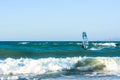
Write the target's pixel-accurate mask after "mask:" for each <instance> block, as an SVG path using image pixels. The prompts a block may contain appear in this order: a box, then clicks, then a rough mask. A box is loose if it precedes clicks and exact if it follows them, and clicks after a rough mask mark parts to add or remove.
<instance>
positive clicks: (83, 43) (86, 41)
mask: <svg viewBox="0 0 120 80" xmlns="http://www.w3.org/2000/svg"><path fill="white" fill-rule="evenodd" d="M82 38H83V42H82V48H83V49H84V50H87V48H88V39H87V34H86V32H83V33H82Z"/></svg>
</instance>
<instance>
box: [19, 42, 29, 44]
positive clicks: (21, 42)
mask: <svg viewBox="0 0 120 80" xmlns="http://www.w3.org/2000/svg"><path fill="white" fill-rule="evenodd" d="M28 43H29V42H20V43H19V44H28Z"/></svg>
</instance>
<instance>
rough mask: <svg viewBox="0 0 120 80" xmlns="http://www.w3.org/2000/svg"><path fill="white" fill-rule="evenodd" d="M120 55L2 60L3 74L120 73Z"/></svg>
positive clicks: (0, 67) (0, 69) (0, 62)
mask: <svg viewBox="0 0 120 80" xmlns="http://www.w3.org/2000/svg"><path fill="white" fill-rule="evenodd" d="M119 68H120V57H71V58H70V57H68V58H41V59H30V58H20V59H13V58H7V59H5V60H0V74H1V75H19V74H45V73H49V72H60V71H67V70H71V69H75V70H77V71H79V72H85V71H86V72H87V71H92V72H94V71H95V72H103V73H104V72H105V73H108V74H109V73H113V74H114V73H115V74H120V69H119Z"/></svg>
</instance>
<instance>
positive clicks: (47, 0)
mask: <svg viewBox="0 0 120 80" xmlns="http://www.w3.org/2000/svg"><path fill="white" fill-rule="evenodd" d="M84 31H85V32H86V33H87V35H88V40H90V41H92V40H99V41H100V40H120V0H0V41H81V40H82V32H84Z"/></svg>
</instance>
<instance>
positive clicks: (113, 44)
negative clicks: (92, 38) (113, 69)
mask: <svg viewBox="0 0 120 80" xmlns="http://www.w3.org/2000/svg"><path fill="white" fill-rule="evenodd" d="M92 45H94V46H103V47H116V43H92Z"/></svg>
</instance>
